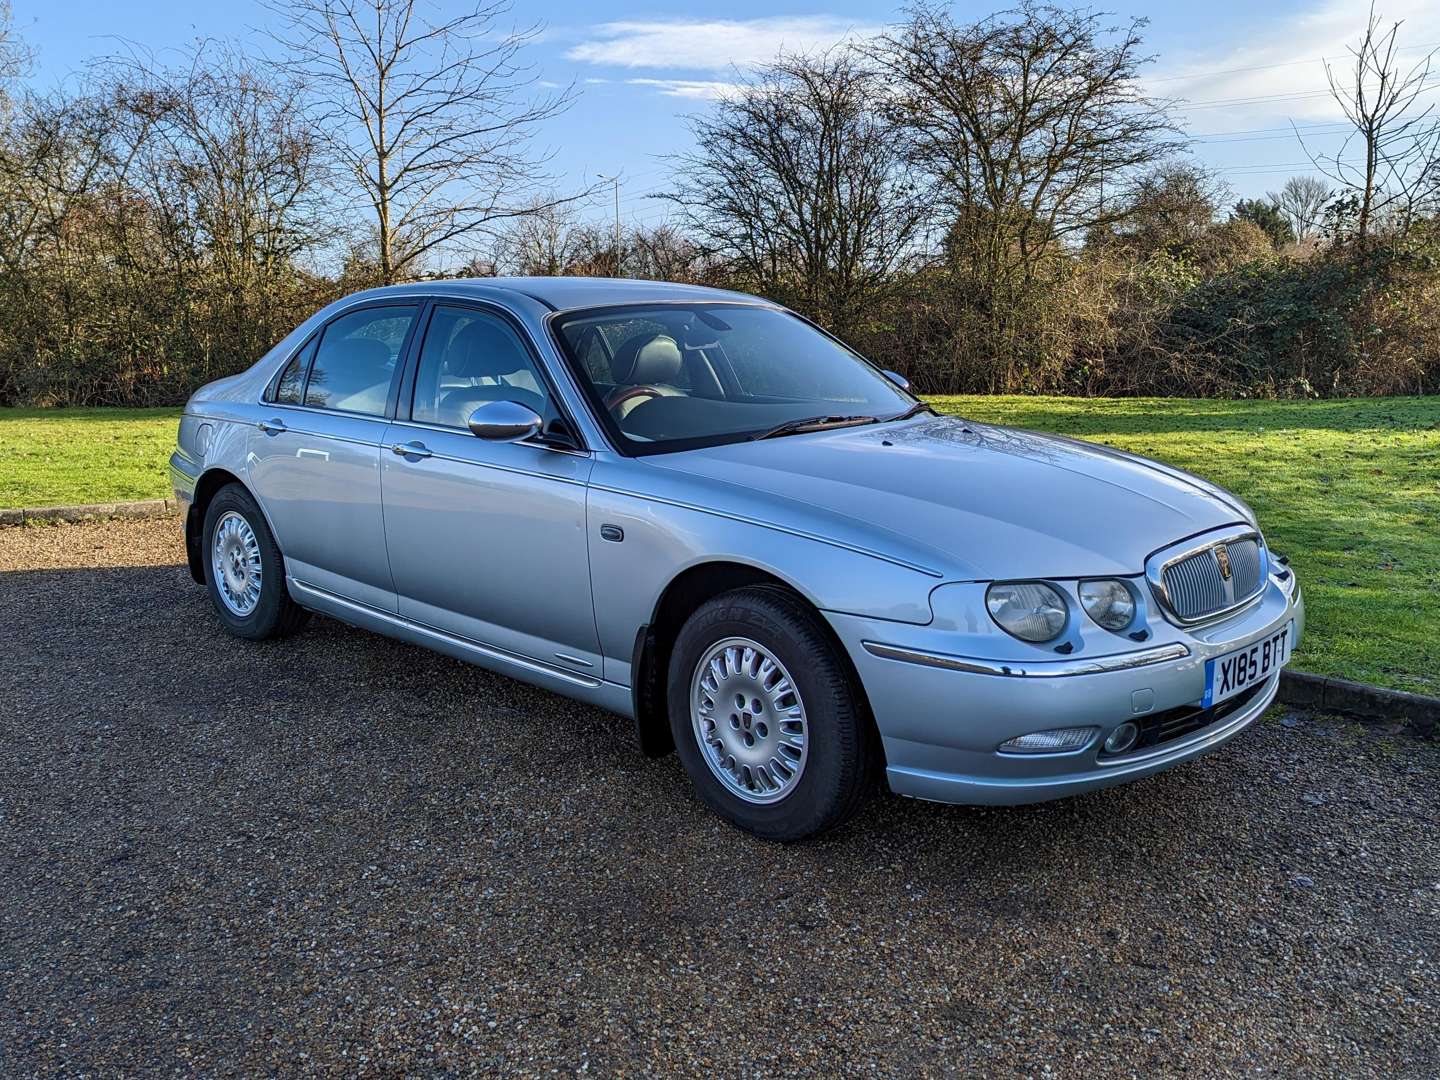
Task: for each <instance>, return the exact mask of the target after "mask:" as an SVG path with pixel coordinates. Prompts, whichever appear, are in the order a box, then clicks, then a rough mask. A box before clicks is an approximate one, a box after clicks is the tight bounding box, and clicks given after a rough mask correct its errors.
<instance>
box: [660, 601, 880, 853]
mask: <svg viewBox="0 0 1440 1080" xmlns="http://www.w3.org/2000/svg"><path fill="white" fill-rule="evenodd" d="M731 637H738V638H749V639H751V640H753V641H755V642H756V643H757V644H759V645H761V646H763V647H764V648H765V649H767V650H769V651H770V652H771V654H772V655H773V656H774V657H775V658H776V659H777V660H779V661H780V663H781V664H782V665H783V666H784V668H785V669H786V671H788V672H789V673H790V676H791V679H792V680H793V681H794V683H795V686H796V688H797V689H798V690H799V693H800V697H801V699H802V701H803V702H804V707H805V718H806V726H807V729H808V730H807V733H806V743H807V750H806V762H805V769H804V771H803V772H802V773H801V776H800V779H799V781H798V782H797V783H796V785H795V788H794V789H793V790H792V791H791V792H790V793H789V794H787V795H785V796H784V797H783V798H781V799H779V800H777V801H776V802H773V803H750V802H747V801H745V800H744V799H742V798H740V797H739V796H737V795H735V794H734V793H732V792H731V791H730V790H729V789H727V788H726V787H725V785H724V784H723V783H721V781H720V780H719V779H718V778H717V777H716V776H715V775H714V773H712V772H711V770H710V766H709V764H708V763H707V762H706V760H705V758H704V756H703V753H704V752H703V751H702V750H701V748H700V747H699V745H697V743H696V737H695V732H694V727H693V724H692V720H691V717H690V709H691V702H690V688H691V680H692V678H693V676H694V674H695V667H696V665H697V664H698V663H699V662H700V660H701V659H702V658H703V657H704V655H705V654H706V653H707V652H708V651H709V650H710V648H711V646H712V645H714V644H716V643H717V642H719V641H722V640H724V639H726V638H731ZM667 681H668V694H667V697H668V702H667V703H668V711H669V714H670V724H671V730H672V734H673V735H674V739H675V747H676V750H677V752H678V754H679V756H680V760H681V762H682V763H683V764H684V766H685V771H686V772H687V773H688V774H689V775H690V778H691V780H692V782H693V783H694V784H695V788H696V790H697V792H698V793H699V795H700V797H701V799H702V800H703V801H704V802H705V803H706V805H707V806H709V807H710V808H711V809H712V810H714V811H715V812H716V813H718V814H719V815H720V816H722V817H724V818H726V819H727V820H729V821H730V822H732V823H733V824H735V825H738V826H739V827H740V828H742V829H745V830H747V831H749V832H752V833H755V834H756V835H758V836H761V837H764V838H766V839H771V840H798V839H803V838H805V837H808V836H813V835H815V834H816V833H819V832H823V831H824V830H826V829H829V828H832V827H834V826H835V825H838V824H839V823H840V822H842V821H844V820H845V819H846V818H847V817H849V816H850V814H851V813H853V812H854V810H855V808H856V807H857V806H858V805H859V802H860V801H861V798H862V796H863V794H864V793H865V792H866V791H868V788H869V786H870V762H871V757H872V755H871V747H870V746H869V742H868V739H867V731H866V727H865V721H864V714H863V706H862V705H861V703H860V702H859V701H857V695H856V694H855V693H854V691H853V688H852V686H851V683H850V679H849V677H848V675H847V674H846V670H845V668H844V667H843V666H842V664H841V662H840V660H839V658H838V657H837V656H836V653H835V649H834V647H833V646H832V645H831V643H830V641H829V640H828V639H827V638H826V636H825V635H824V634H823V632H821V630H820V628H819V627H818V625H817V624H816V621H815V619H814V618H813V617H812V616H810V615H809V614H808V613H807V612H806V611H805V610H804V609H803V607H802V606H801V605H800V604H799V602H798V601H796V600H795V599H793V598H792V597H790V596H788V595H787V594H786V593H784V592H783V591H781V590H779V589H772V588H753V589H746V590H742V591H740V592H736V593H731V594H729V595H727V596H722V597H718V598H716V599H715V600H712V601H710V602H708V603H707V604H705V605H703V606H702V607H701V608H700V609H699V610H698V611H696V612H695V614H694V615H692V616H691V618H690V620H689V621H688V622H687V623H686V624H685V626H684V627H683V628H682V629H681V631H680V634H679V635H678V637H677V638H676V642H675V647H674V649H673V651H672V654H671V660H670V670H669V678H668V680H667Z"/></svg>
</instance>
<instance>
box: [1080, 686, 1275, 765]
mask: <svg viewBox="0 0 1440 1080" xmlns="http://www.w3.org/2000/svg"><path fill="white" fill-rule="evenodd" d="M1268 684H1269V680H1268V679H1267V680H1266V681H1265V682H1262V683H1257V684H1255V685H1254V686H1252V687H1250V688H1249V689H1248V690H1246V691H1245V692H1244V693H1243V694H1236V695H1235V696H1234V697H1233V698H1230V699H1229V700H1228V701H1222V702H1220V704H1219V705H1212V706H1210V708H1208V709H1202V708H1200V707H1199V706H1198V705H1181V706H1180V707H1179V708H1178V709H1166V710H1165V711H1164V712H1158V713H1151V714H1150V715H1149V716H1140V717H1136V718H1135V720H1134V723H1135V726H1136V727H1138V728H1139V729H1140V737H1139V738H1138V739H1136V740H1135V745H1134V746H1132V747H1130V748H1129V749H1128V750H1126V751H1125V753H1126V754H1133V753H1135V751H1137V750H1145V749H1148V748H1149V747H1152V746H1159V745H1160V744H1161V743H1167V742H1171V741H1173V740H1175V739H1179V738H1183V737H1184V736H1186V735H1189V734H1191V733H1192V732H1196V731H1199V730H1200V729H1201V728H1204V727H1209V726H1210V725H1211V724H1216V723H1219V722H1220V721H1221V720H1224V719H1225V718H1226V717H1227V716H1232V715H1234V714H1235V713H1237V712H1239V711H1240V710H1241V709H1243V708H1244V707H1245V706H1246V705H1248V704H1250V702H1252V701H1254V700H1255V698H1256V697H1257V696H1258V695H1259V694H1260V692H1261V691H1262V690H1264V689H1265V687H1266V686H1267V685H1268ZM1100 756H1101V757H1102V758H1104V757H1110V756H1112V755H1110V754H1106V753H1104V752H1103V751H1102V752H1101V754H1100ZM1113 756H1115V757H1121V756H1123V755H1120V754H1116V755H1113Z"/></svg>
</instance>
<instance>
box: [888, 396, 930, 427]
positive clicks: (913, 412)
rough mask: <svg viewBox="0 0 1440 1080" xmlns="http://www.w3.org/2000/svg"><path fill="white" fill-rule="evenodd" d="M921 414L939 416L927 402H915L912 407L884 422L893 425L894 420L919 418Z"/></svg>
mask: <svg viewBox="0 0 1440 1080" xmlns="http://www.w3.org/2000/svg"><path fill="white" fill-rule="evenodd" d="M922 412H928V413H929V414H930V415H931V416H939V415H940V414H939V413H938V412H936V411H935V407H934V406H933V405H931V404H929V402H925V401H917V402H915V404H914V405H911V406H910V407H909V408H908V409H906V410H905V411H904V412H902V413H899V414H897V415H895V416H892V417H890V419H889V420H887V421H885V422H886V423H887V424H893V423H894V422H895V421H896V420H909V419H910V418H911V417H912V416H919V415H920V414H921V413H922Z"/></svg>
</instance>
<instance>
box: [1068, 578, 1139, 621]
mask: <svg viewBox="0 0 1440 1080" xmlns="http://www.w3.org/2000/svg"><path fill="white" fill-rule="evenodd" d="M1077 591H1078V592H1079V594H1080V606H1081V607H1083V608H1084V609H1085V614H1087V615H1089V616H1090V618H1092V619H1094V620H1095V621H1096V622H1097V623H1099V624H1100V625H1101V626H1103V627H1104V628H1105V629H1106V630H1124V629H1125V628H1126V627H1127V626H1129V625H1130V624H1131V623H1132V622H1133V621H1134V620H1135V594H1134V593H1132V592H1131V591H1130V586H1129V585H1126V584H1125V582H1123V581H1117V580H1115V579H1114V578H1110V579H1106V580H1103V581H1082V582H1080V587H1079V589H1078V590H1077Z"/></svg>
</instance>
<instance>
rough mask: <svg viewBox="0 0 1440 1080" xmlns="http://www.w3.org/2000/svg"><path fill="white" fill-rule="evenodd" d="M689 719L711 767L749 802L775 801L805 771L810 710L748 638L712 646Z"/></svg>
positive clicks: (694, 688) (697, 677)
mask: <svg viewBox="0 0 1440 1080" xmlns="http://www.w3.org/2000/svg"><path fill="white" fill-rule="evenodd" d="M690 715H691V719H692V723H693V726H694V731H695V741H696V743H697V744H698V745H699V747H700V753H701V755H702V756H703V757H704V758H705V764H707V765H708V766H709V767H710V771H711V772H712V773H714V774H715V777H716V779H718V780H719V781H720V782H721V783H722V784H724V785H725V787H726V789H727V790H728V791H730V792H731V793H732V794H734V795H737V796H739V797H740V798H741V799H744V800H745V801H746V802H752V803H770V802H776V801H778V800H780V799H783V798H784V797H785V796H786V795H788V794H790V792H791V791H793V790H794V789H795V785H796V784H798V783H799V782H800V776H801V773H803V772H804V770H805V760H806V757H807V754H808V741H809V740H808V734H809V732H808V728H807V725H806V722H805V705H804V703H803V702H802V701H801V700H800V693H799V691H798V690H797V689H796V687H795V683H794V681H793V680H792V679H791V678H790V673H789V672H788V671H786V670H785V668H784V666H783V665H781V663H780V662H779V661H778V660H776V659H775V657H773V656H772V655H771V654H770V653H769V652H768V651H767V650H766V649H765V648H764V647H762V646H761V645H759V644H757V643H756V642H754V641H751V640H750V639H748V638H727V639H726V640H724V641H721V642H717V643H716V644H715V645H713V646H711V648H710V649H709V651H708V652H706V653H705V655H704V656H703V657H701V659H700V663H699V664H697V665H696V667H695V674H694V677H693V678H692V680H691V684H690Z"/></svg>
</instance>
